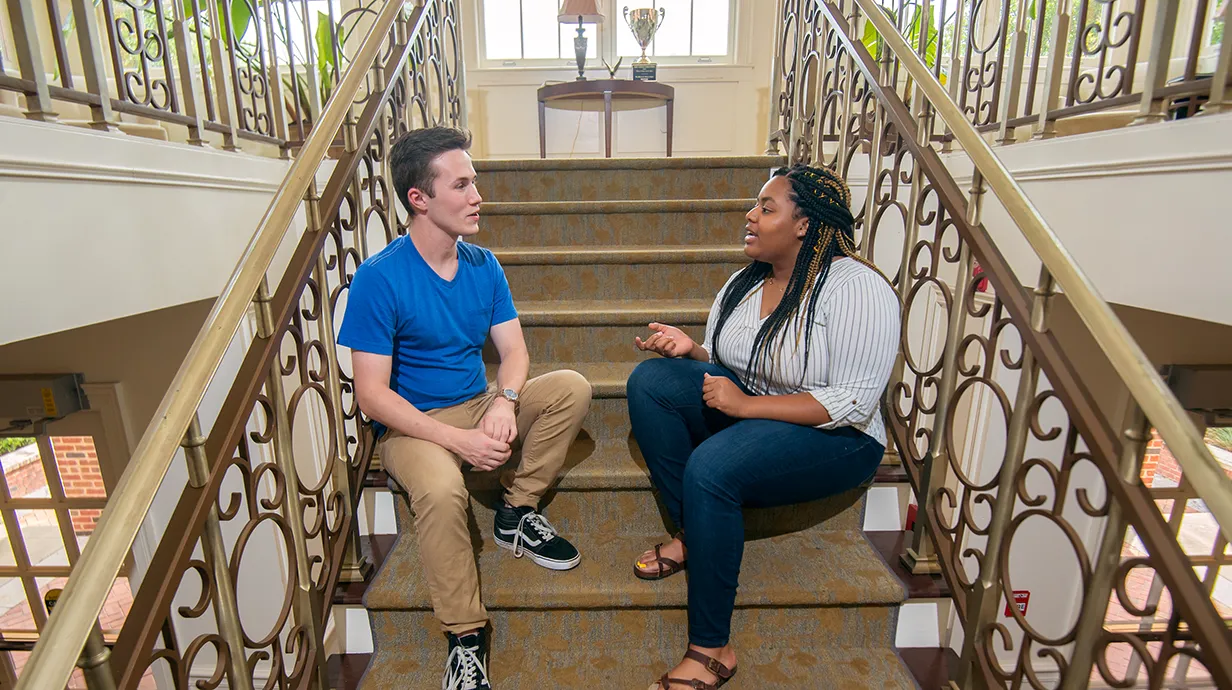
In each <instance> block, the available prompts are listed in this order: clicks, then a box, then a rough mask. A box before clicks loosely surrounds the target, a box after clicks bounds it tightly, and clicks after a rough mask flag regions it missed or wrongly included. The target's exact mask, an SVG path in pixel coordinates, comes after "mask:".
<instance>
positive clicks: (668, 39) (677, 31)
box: [654, 0, 692, 57]
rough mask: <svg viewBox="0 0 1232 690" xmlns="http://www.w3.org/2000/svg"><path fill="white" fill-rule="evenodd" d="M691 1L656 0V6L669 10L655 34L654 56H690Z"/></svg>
mask: <svg viewBox="0 0 1232 690" xmlns="http://www.w3.org/2000/svg"><path fill="white" fill-rule="evenodd" d="M690 5H692V2H691V0H656V2H655V6H656V7H659V8H661V9H664V10H667V12H666V13H665V14H664V15H663V19H662V21H660V22H659V30H658V31H656V32H655V37H654V54H655V55H656V56H658V57H667V56H671V55H688V54H689V26H690V23H691V19H690V15H691V10H690Z"/></svg>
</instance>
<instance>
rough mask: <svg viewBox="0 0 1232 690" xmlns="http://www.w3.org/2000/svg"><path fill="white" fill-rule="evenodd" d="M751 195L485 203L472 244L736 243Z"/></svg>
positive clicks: (725, 244)
mask: <svg viewBox="0 0 1232 690" xmlns="http://www.w3.org/2000/svg"><path fill="white" fill-rule="evenodd" d="M752 207H753V200H752V199H719V200H701V201H593V202H566V201H557V202H512V203H488V204H484V205H483V208H482V209H481V211H480V213H481V217H482V220H481V225H480V232H479V234H478V235H476V236H475V237H474V239H473V240H468V241H473V242H474V243H475V244H478V245H480V246H484V247H488V248H489V249H493V250H495V249H496V248H497V247H585V246H643V247H644V246H684V245H702V246H735V247H739V246H740V241H741V238H743V236H744V225H745V222H746V221H745V218H744V216H745V214H746V213H748V211H749V209H750V208H752Z"/></svg>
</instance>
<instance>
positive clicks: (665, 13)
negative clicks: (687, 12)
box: [658, 7, 667, 28]
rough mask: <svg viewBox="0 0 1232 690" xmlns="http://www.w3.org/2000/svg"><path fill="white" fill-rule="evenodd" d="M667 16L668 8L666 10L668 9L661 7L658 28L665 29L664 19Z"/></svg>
mask: <svg viewBox="0 0 1232 690" xmlns="http://www.w3.org/2000/svg"><path fill="white" fill-rule="evenodd" d="M666 16H667V8H666V7H660V8H659V27H658V28H663V18H664V17H666Z"/></svg>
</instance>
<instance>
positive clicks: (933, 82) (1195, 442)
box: [855, 0, 1232, 541]
mask: <svg viewBox="0 0 1232 690" xmlns="http://www.w3.org/2000/svg"><path fill="white" fill-rule="evenodd" d="M855 2H856V4H858V5H859V6H860V9H861V11H862V12H863V13H864V17H865V19H866V21H869V22H871V23H872V24H873V26H874V28H876V29H877V32H878V33H879V34H880V35H881V40H882V41H884V42H885V44H886V45H887V46H889V48H890V50H891V51H893V54H894V55H895V56H896V57H897V58H898V59H899V61H900V62H901V64H902V65H903V67H905V68H906V69H907V72H908V73H909V74H910V76H911V78H912V79H913V80H914V81H915V83H916V84H917V85H918V86H919V88H920V89H922V90H923V92H924V94H925V96H926V97H927V98H928V101H929V103H930V105H931V106H932V107H933V108H935V109H936V111H937V114H938V115H940V116H941V118H942V119H943V120H944V121H945V124H946V125H947V126H948V127H949V129H950V131H951V132H952V133H953V136H954V138H955V139H956V140H957V141H958V142H959V144H961V145H962V148H963V151H964V152H966V154H967V155H968V156H969V157H970V158H971V162H972V164H974V166H975V169H976V170H977V171H979V174H980V175H982V176H983V179H984V182H985V184H987V185H988V187H989V188H990V189H991V190H992V191H993V193H994V194H996V196H997V198H998V199H999V200H1000V201H1001V203H1002V205H1003V206H1004V207H1005V210H1006V212H1007V213H1008V214H1009V216H1010V218H1011V219H1012V220H1013V221H1014V223H1015V224H1016V225H1017V226H1018V228H1019V230H1020V232H1022V234H1023V236H1024V237H1026V239H1027V241H1028V242H1029V243H1030V244H1031V248H1032V249H1034V250H1035V252H1036V254H1037V255H1038V256H1039V258H1040V260H1041V261H1042V262H1043V264H1044V266H1045V267H1046V268H1047V269H1048V271H1049V272H1050V273H1051V274H1052V276H1053V277H1054V278H1055V279H1056V282H1057V283H1058V284H1059V285H1060V286H1061V289H1062V290H1063V291H1064V292H1065V295H1066V297H1067V298H1068V299H1069V302H1070V303H1071V304H1072V305H1073V307H1074V311H1075V312H1077V313H1078V316H1079V317H1080V318H1081V319H1082V322H1083V323H1084V324H1086V327H1087V329H1088V330H1089V331H1090V332H1091V335H1092V336H1093V337H1094V338H1095V341H1096V342H1097V343H1098V344H1099V347H1100V349H1101V350H1102V351H1103V353H1104V355H1105V356H1107V357H1108V360H1109V361H1110V362H1111V363H1112V366H1113V367H1114V368H1115V369H1116V370H1117V373H1118V374H1119V375H1120V377H1121V380H1122V381H1124V382H1125V385H1126V387H1128V388H1129V391H1130V394H1131V395H1133V396H1134V399H1135V400H1137V401H1138V404H1139V405H1140V406H1141V407H1142V410H1143V411H1144V412H1145V413H1146V416H1147V418H1148V419H1149V420H1150V421H1151V424H1152V425H1154V427H1155V428H1156V429H1157V430H1158V431H1159V434H1160V436H1162V437H1163V439H1164V441H1165V442H1166V443H1167V444H1168V449H1169V450H1170V451H1171V452H1172V454H1173V456H1174V457H1175V458H1176V460H1177V462H1178V463H1180V465H1181V469H1182V470H1183V471H1184V473H1185V475H1186V476H1187V478H1188V480H1189V482H1190V483H1191V484H1192V486H1193V488H1194V491H1195V492H1196V493H1197V494H1198V497H1199V498H1201V499H1202V500H1203V501H1205V502H1206V505H1207V507H1208V508H1210V510H1211V513H1212V514H1214V516H1215V519H1216V521H1217V522H1218V523H1219V528H1220V530H1221V531H1222V532H1223V534H1224V537H1225V538H1227V539H1228V540H1229V541H1232V479H1229V478H1228V476H1227V475H1226V474H1224V472H1223V468H1222V467H1221V466H1220V465H1219V463H1218V462H1217V461H1216V460H1215V458H1214V456H1213V455H1211V452H1210V450H1209V449H1208V448H1207V447H1206V443H1205V442H1204V441H1203V440H1202V436H1201V434H1199V433H1198V430H1197V428H1196V427H1195V426H1194V424H1193V422H1191V421H1190V420H1189V418H1188V416H1187V415H1186V413H1185V410H1184V409H1182V408H1181V404H1180V402H1179V401H1178V400H1177V399H1176V396H1175V395H1173V394H1172V391H1171V390H1170V389H1169V388H1168V387H1167V385H1166V384H1165V383H1164V380H1163V378H1161V377H1160V376H1159V374H1158V373H1157V372H1156V370H1155V366H1154V365H1153V364H1151V361H1150V359H1148V358H1147V356H1146V353H1144V352H1143V351H1142V348H1141V347H1139V346H1138V343H1137V341H1135V340H1134V339H1133V337H1132V336H1131V335H1130V334H1129V331H1127V330H1126V329H1125V325H1124V324H1122V323H1121V320H1120V319H1118V318H1117V316H1116V314H1115V313H1113V311H1112V308H1111V307H1110V306H1109V305H1108V303H1107V302H1106V301H1105V300H1104V298H1103V297H1101V296H1100V295H1099V292H1098V291H1097V290H1096V288H1095V285H1094V284H1092V282H1091V280H1090V278H1088V277H1087V275H1086V274H1085V273H1084V272H1083V271H1082V269H1081V268H1079V267H1078V264H1077V263H1076V262H1075V261H1074V259H1073V257H1072V256H1070V254H1069V252H1068V251H1066V249H1065V247H1064V246H1062V244H1061V241H1060V239H1059V238H1057V236H1056V235H1055V234H1054V233H1053V232H1052V229H1051V228H1050V227H1048V224H1047V223H1045V222H1044V219H1043V217H1042V216H1041V215H1040V213H1039V210H1037V209H1036V208H1035V205H1034V204H1032V203H1031V200H1030V199H1029V198H1027V195H1026V193H1025V192H1023V190H1022V187H1020V186H1019V185H1018V183H1017V182H1016V181H1015V180H1014V177H1013V176H1012V175H1011V174H1010V172H1009V170H1008V169H1006V167H1005V165H1003V164H1002V162H1001V159H999V158H998V157H997V155H996V154H994V153H993V151H992V147H991V146H989V145H988V142H986V141H984V139H983V137H981V136H980V134H979V133H978V132H977V131H976V130H975V127H973V126H972V125H971V123H970V122H969V121H968V120H967V118H966V117H965V116H964V115H963V113H962V110H961V109H960V108H959V107H958V104H957V103H955V102H954V101H953V100H952V99H951V98H950V96H949V94H948V93H946V91H945V88H944V87H942V86H941V83H940V82H939V81H937V78H936V77H935V76H933V73H932V71H931V70H929V69H928V67H927V65H925V64H924V61H923V60H922V59H920V56H919V55H917V54H916V52H915V51H914V50H912V48H911V46H910V45H909V44H908V43H907V42H906V41H905V40H904V39H903V38H902V36H901V35H900V34H899V32H898V30H897V29H896V28H895V27H894V25H893V24H892V23H890V20H889V19H887V18H886V15H885V14H884V13H883V12H882V11H881V9H880V6H879V5H877V3H876V2H875V1H874V0H855Z"/></svg>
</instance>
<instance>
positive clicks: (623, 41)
mask: <svg viewBox="0 0 1232 690" xmlns="http://www.w3.org/2000/svg"><path fill="white" fill-rule="evenodd" d="M478 3H479V6H480V11H481V12H482V14H483V26H482V31H483V33H482V36H483V39H482V45H483V58H484V59H485V60H489V61H499V62H502V63H504V64H506V65H511V64H517V63H519V62H526V61H535V62H538V63H541V64H542V63H544V62H547V61H551V62H553V63H557V62H563V63H569V64H572V62H573V59H574V54H573V38H574V37H575V36H576V35H577V25H576V24H561V23H560V22H559V21H558V19H557V12H558V10H559V8H560V0H478ZM733 4H734V3H733V2H732V0H599V7H600V8H601V9H602V10H603V13H604V15H605V17H606V19H605V21H604V23H603V24H602V25H595V24H590V23H587V24H583V27H584V28H585V31H586V37H587V38H588V39H589V42H588V44H587V51H586V58H587V64H589V65H594V64H597V61H598V59H599V57H600V56H603V57H604V58H606V59H607V60H608V61H609V62H612V63H615V62H616V57H614V56H618V57H622V58H625V62H624V64H625V65H626V66H627V65H628V64H629V62H630V58H637V57H639V56H640V55H641V54H642V49H641V47H640V46H638V45H637V41H636V40H634V38H633V32H632V31H630V30H629V27H628V25H626V23H625V19H624V8H625V7H629V8H630V9H634V8H638V7H651V8H653V9H655V10H659V9H663V10H664V11H665V12H664V16H663V22H662V24H660V28H659V30H658V31H657V32H656V34H655V37H654V40H653V41H652V42H651V44H650V45H649V46H647V48H646V55H647V57H653V58H667V61H668V62H675V63H682V62H683V63H687V62H696V61H704V62H711V61H714V58H729V57H730V56H731V54H732V31H731V17H732V14H733V12H732V5H733ZM721 61H726V60H721ZM562 66H563V65H562Z"/></svg>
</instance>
